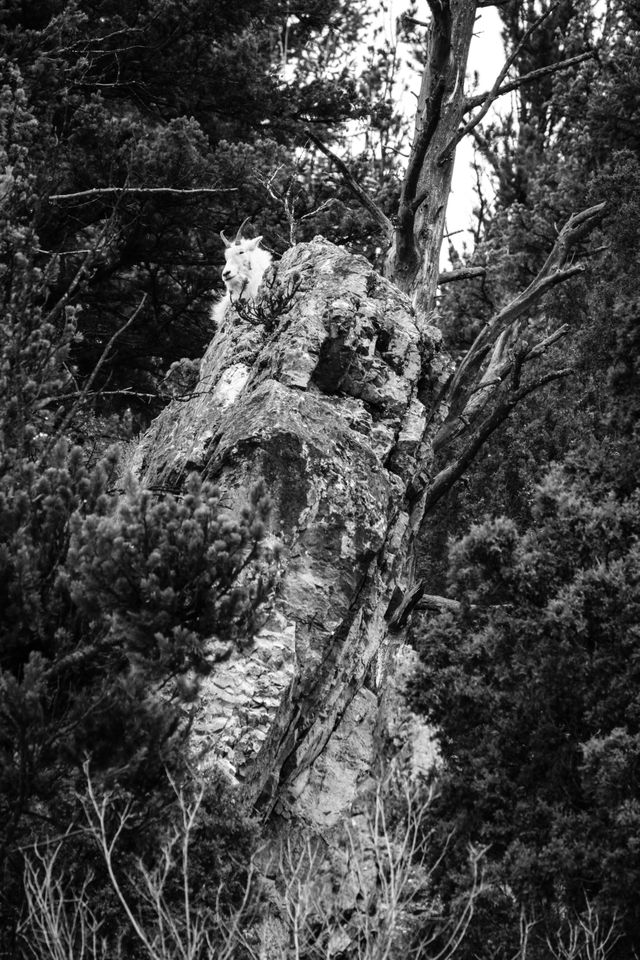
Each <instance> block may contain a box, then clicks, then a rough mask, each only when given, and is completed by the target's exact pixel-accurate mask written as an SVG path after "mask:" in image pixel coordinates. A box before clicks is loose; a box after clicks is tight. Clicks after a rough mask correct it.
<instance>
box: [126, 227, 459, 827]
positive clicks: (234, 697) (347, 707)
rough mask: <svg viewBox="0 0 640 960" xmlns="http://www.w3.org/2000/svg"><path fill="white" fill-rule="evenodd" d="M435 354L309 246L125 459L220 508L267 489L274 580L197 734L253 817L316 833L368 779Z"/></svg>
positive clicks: (407, 554) (327, 255) (161, 484)
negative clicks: (297, 824)
mask: <svg viewBox="0 0 640 960" xmlns="http://www.w3.org/2000/svg"><path fill="white" fill-rule="evenodd" d="M439 344H440V338H439V334H438V332H437V331H436V330H435V329H434V328H430V327H429V326H427V325H425V324H421V325H419V324H418V321H417V318H416V317H415V315H414V313H413V310H412V308H411V304H410V302H409V300H408V298H407V297H406V296H405V295H403V294H402V293H401V292H400V291H399V290H398V289H397V288H395V287H394V286H393V285H392V284H391V283H389V282H388V281H386V280H384V279H383V278H381V277H380V276H379V275H378V274H377V273H376V272H375V271H374V270H373V269H372V268H371V266H370V265H369V264H368V263H367V261H366V260H364V259H363V258H362V257H356V256H352V255H350V254H349V253H348V252H347V251H345V250H344V249H342V248H340V247H337V246H334V245H333V244H331V243H328V242H326V241H324V240H323V239H322V238H316V239H315V240H314V241H313V242H311V243H309V244H301V245H299V246H297V247H295V248H293V249H292V250H290V251H289V252H288V253H287V254H286V255H285V256H284V257H283V259H282V261H281V262H280V264H279V265H278V268H277V271H276V273H275V275H274V276H271V277H270V278H267V279H266V282H263V286H262V290H261V295H260V297H259V300H258V302H257V303H256V304H255V305H254V306H250V307H248V308H246V307H245V308H244V309H243V311H242V315H240V314H238V312H237V311H236V310H235V308H231V309H229V310H228V312H227V314H226V316H225V318H224V320H223V322H222V323H221V325H220V328H219V329H218V330H217V332H216V334H215V336H214V338H213V340H212V342H211V345H210V346H209V348H208V350H207V353H206V354H205V356H204V358H203V360H202V365H201V370H200V381H199V384H198V386H197V388H196V390H195V391H194V395H193V396H192V397H191V398H190V399H187V400H183V401H175V402H173V403H172V404H171V405H170V406H169V407H167V408H166V409H165V411H163V413H162V414H161V416H160V417H159V418H158V419H157V420H156V421H155V423H154V424H153V426H152V428H151V429H150V430H149V432H148V433H147V434H146V435H145V437H144V438H143V440H142V442H141V444H140V447H139V449H138V451H137V454H136V457H135V461H134V468H135V469H136V470H137V472H138V474H139V475H140V476H141V477H142V479H143V480H144V482H145V483H146V484H147V485H148V486H150V487H151V488H152V489H153V488H155V489H160V490H166V489H169V490H176V489H178V488H180V486H181V484H182V483H183V481H184V479H185V477H186V476H187V474H188V473H189V472H191V471H193V470H196V471H198V472H199V473H200V474H201V475H202V476H203V477H204V478H206V479H210V480H214V481H215V482H216V484H218V485H219V486H220V487H221V489H222V490H223V492H224V494H225V497H226V499H227V501H228V503H229V506H230V507H231V508H233V507H234V506H235V505H237V504H239V503H240V502H242V501H243V499H244V498H245V496H246V491H247V489H248V488H249V487H250V486H251V485H252V483H253V482H255V481H256V480H258V479H260V478H264V479H265V481H266V485H267V488H268V491H269V494H270V496H271V498H272V501H273V513H272V520H271V534H272V535H273V536H274V537H276V538H277V539H278V540H279V541H280V543H281V544H282V560H283V576H282V580H281V582H280V585H279V588H278V592H277V596H276V598H275V601H274V605H273V609H272V612H271V616H270V618H269V621H268V623H267V624H266V626H265V628H264V629H263V630H262V631H261V633H260V635H259V637H258V638H257V641H256V643H255V645H254V647H253V649H252V651H251V652H250V653H249V655H248V656H247V655H243V656H242V657H241V656H238V657H237V658H236V659H232V660H231V661H228V662H227V663H226V664H224V665H222V666H221V667H219V668H218V670H217V671H216V673H215V675H214V676H213V678H212V679H210V680H209V681H207V684H206V686H205V688H204V690H203V697H202V709H201V716H200V719H199V722H198V724H197V729H196V734H197V737H198V741H199V747H200V748H203V749H204V755H205V756H206V758H207V762H209V763H216V764H221V765H223V766H224V768H225V769H226V770H227V772H228V774H229V776H232V777H233V778H235V779H236V780H237V781H239V782H241V783H242V784H243V791H244V792H246V796H247V798H248V799H249V800H251V801H252V802H255V803H258V804H259V805H261V806H262V807H263V808H264V809H265V812H266V813H268V812H269V811H272V810H274V811H276V812H277V813H280V814H283V815H285V816H288V817H291V816H293V817H295V818H297V819H300V820H301V821H302V822H309V823H312V824H316V825H317V826H318V827H320V828H322V829H326V828H330V827H331V826H333V825H335V824H336V823H337V822H338V821H339V819H340V817H341V815H342V814H343V813H344V812H345V810H347V809H348V808H349V806H350V804H351V803H352V801H353V800H354V798H355V797H356V795H357V793H358V789H359V786H360V784H361V783H362V782H363V781H365V780H366V778H367V776H368V774H369V771H370V767H371V763H372V759H373V757H374V754H375V745H376V740H377V737H378V736H379V731H380V723H381V717H382V716H383V713H384V711H381V704H382V703H383V701H384V697H385V690H386V688H387V686H388V685H389V683H390V682H391V680H392V677H393V663H394V656H395V647H396V646H397V644H398V639H397V635H395V634H393V632H390V630H389V615H390V611H391V610H392V609H393V607H394V606H395V605H397V602H398V600H399V598H401V597H402V595H403V593H404V591H405V589H406V586H407V579H408V578H409V577H410V573H411V557H412V547H411V542H412V538H413V535H414V530H415V527H416V520H415V517H414V516H412V510H413V511H415V509H416V508H415V503H414V504H413V505H412V504H411V501H410V499H409V496H408V495H407V490H408V489H409V488H410V481H411V478H412V476H413V475H414V473H415V471H416V456H417V453H418V450H420V456H421V458H422V459H423V458H424V455H425V426H426V413H425V403H426V404H427V406H428V405H429V401H430V399H431V397H430V394H429V389H430V388H429V384H430V383H432V382H433V381H434V379H435V377H436V376H437V369H438V364H439V363H440V362H441V361H440V360H439Z"/></svg>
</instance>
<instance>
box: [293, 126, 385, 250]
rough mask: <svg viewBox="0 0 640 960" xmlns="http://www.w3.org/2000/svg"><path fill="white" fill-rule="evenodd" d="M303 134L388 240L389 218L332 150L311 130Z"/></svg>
mask: <svg viewBox="0 0 640 960" xmlns="http://www.w3.org/2000/svg"><path fill="white" fill-rule="evenodd" d="M305 132H306V135H307V136H308V138H309V140H311V142H312V143H314V144H315V145H316V147H317V148H318V150H319V151H320V153H323V154H324V155H325V157H327V159H329V160H330V161H331V163H332V164H333V165H334V166H335V168H336V169H337V170H338V171H339V173H340V175H341V176H342V179H343V180H344V183H345V186H346V187H347V188H348V189H349V190H350V191H351V193H352V194H353V195H354V197H356V199H357V200H359V201H360V203H361V204H362V206H363V207H364V208H365V210H368V211H369V213H370V214H371V216H372V217H373V219H374V220H375V221H376V223H377V224H378V225H379V226H380V227H381V228H382V230H384V232H385V234H386V235H387V237H389V238H390V237H391V235H392V233H393V224H392V223H391V220H389V217H387V215H386V214H385V213H383V211H382V210H381V209H380V207H379V206H378V204H377V203H376V202H375V200H373V199H372V198H371V197H370V196H369V194H368V193H367V191H366V190H365V189H364V188H363V187H361V186H360V184H359V183H358V181H357V180H356V179H355V177H354V176H353V174H352V173H351V171H350V170H349V168H348V166H347V165H346V163H345V162H344V160H342V159H341V158H340V157H339V156H338V155H337V154H336V153H334V152H333V150H330V149H329V147H327V146H326V144H324V143H323V142H322V140H320V139H319V138H318V137H317V136H316V135H315V133H313V132H312V131H311V130H306V131H305Z"/></svg>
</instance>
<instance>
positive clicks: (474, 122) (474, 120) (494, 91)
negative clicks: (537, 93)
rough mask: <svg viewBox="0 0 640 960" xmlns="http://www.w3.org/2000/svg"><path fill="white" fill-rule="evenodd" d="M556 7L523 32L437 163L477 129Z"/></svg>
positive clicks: (446, 157) (444, 159) (552, 7)
mask: <svg viewBox="0 0 640 960" xmlns="http://www.w3.org/2000/svg"><path fill="white" fill-rule="evenodd" d="M558 6H559V0H558V2H556V3H554V4H552V6H550V7H549V9H548V10H545V11H544V13H543V14H542V15H541V16H539V17H537V19H536V20H534V21H533V23H532V24H531V25H530V26H529V27H528V28H527V29H526V30H525V32H524V33H523V35H522V37H521V39H520V42H519V43H518V44H517V45H516V47H515V48H514V50H513V52H512V53H511V55H510V56H509V57H507V60H506V62H505V64H504V66H503V68H502V70H501V71H500V73H499V74H498V76H497V77H496V80H495V83H494V84H493V86H492V88H491V90H489V92H488V93H487V94H486V96H485V98H484V100H483V101H482V105H481V107H480V109H479V110H478V112H477V113H476V114H474V115H473V116H472V117H470V118H469V120H468V122H467V123H466V124H465V126H464V127H462V129H460V130H458V132H457V133H456V134H455V136H453V137H452V138H451V139H450V140H449V142H448V143H447V145H446V147H445V148H444V150H442V152H441V153H440V156H439V157H438V163H446V162H447V161H448V160H449V159H450V157H451V155H452V153H453V151H454V150H455V148H456V147H457V145H458V144H459V143H460V141H461V140H462V138H463V137H466V135H467V134H468V133H470V132H471V131H472V130H473V128H474V127H477V126H478V124H479V123H480V122H481V120H483V119H484V118H485V117H486V115H487V113H488V112H489V108H490V106H491V104H492V103H493V101H494V100H495V99H496V97H497V96H498V95H499V93H498V91H499V90H500V87H501V85H502V81H503V80H504V78H505V77H506V75H507V73H508V72H509V70H510V69H511V67H512V66H513V64H514V62H515V60H516V59H517V57H518V54H519V53H521V51H522V49H523V47H524V45H525V43H526V42H527V40H528V39H529V37H530V36H531V34H532V33H533V32H534V31H535V30H537V28H538V27H539V26H540V24H541V23H543V22H544V21H545V20H546V19H547V17H548V16H550V14H552V13H553V12H554V11H555V10H556V9H557V8H558Z"/></svg>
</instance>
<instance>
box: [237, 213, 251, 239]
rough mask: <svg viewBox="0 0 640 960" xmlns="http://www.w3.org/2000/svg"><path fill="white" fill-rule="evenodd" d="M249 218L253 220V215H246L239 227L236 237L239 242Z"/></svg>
mask: <svg viewBox="0 0 640 960" xmlns="http://www.w3.org/2000/svg"><path fill="white" fill-rule="evenodd" d="M249 220H251V217H245V218H244V220H243V221H242V223H241V224H240V226H239V227H238V232H237V233H236V239H235V242H236V243H239V242H240V240H242V231H243V229H244V225H245V224H246V223H249Z"/></svg>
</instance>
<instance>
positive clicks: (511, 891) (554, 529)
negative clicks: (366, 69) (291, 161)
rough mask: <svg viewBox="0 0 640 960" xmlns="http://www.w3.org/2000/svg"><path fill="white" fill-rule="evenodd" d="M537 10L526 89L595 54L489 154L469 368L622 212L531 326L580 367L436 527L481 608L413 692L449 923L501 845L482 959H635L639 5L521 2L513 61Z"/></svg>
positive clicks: (452, 302)
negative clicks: (582, 236) (556, 332)
mask: <svg viewBox="0 0 640 960" xmlns="http://www.w3.org/2000/svg"><path fill="white" fill-rule="evenodd" d="M541 10H550V11H551V12H550V14H549V16H548V18H547V20H546V21H545V23H544V24H543V25H542V27H541V29H540V30H537V31H536V32H535V33H534V34H533V35H532V37H531V38H530V39H529V41H528V42H527V43H526V45H525V46H524V49H523V50H522V51H521V53H520V55H519V58H518V62H519V69H520V72H522V73H527V72H529V71H532V70H535V69H538V68H540V67H544V66H546V65H548V64H550V63H553V62H555V61H558V60H562V59H565V58H568V57H571V56H573V55H574V54H576V53H579V52H581V51H582V50H584V49H585V47H589V46H590V45H591V46H593V47H597V51H598V56H597V59H594V60H588V61H585V62H583V63H581V64H580V65H578V66H574V67H571V68H570V69H569V70H566V71H561V72H558V73H556V74H554V75H547V76H545V77H543V78H542V79H541V80H539V81H533V82H530V83H528V84H527V85H525V86H523V87H522V88H520V90H519V91H518V94H517V100H516V103H517V106H516V116H513V117H509V116H507V118H506V120H505V121H504V123H503V124H502V125H500V124H499V123H498V122H496V123H494V125H493V127H490V128H489V129H488V130H484V131H483V134H482V135H481V136H480V137H478V138H477V145H478V149H479V152H480V153H481V155H482V156H483V158H484V160H485V162H487V163H488V164H489V165H490V166H491V169H492V172H493V173H494V175H495V181H494V182H495V184H496V196H495V200H494V201H493V205H491V204H489V203H488V202H487V200H486V198H484V202H483V203H481V204H480V205H479V211H481V214H480V215H481V217H482V219H481V221H479V223H478V229H477V237H478V243H477V246H476V247H475V249H474V251H473V252H472V254H471V255H470V257H469V260H470V262H471V263H474V264H481V265H483V266H486V268H487V275H486V277H485V278H484V279H483V280H473V281H469V282H467V283H465V284H459V285H455V286H456V289H453V287H454V285H451V286H450V287H448V288H445V290H444V295H443V298H442V302H441V308H442V313H443V324H444V328H445V332H446V336H447V338H448V342H449V344H450V347H451V349H452V350H453V351H454V353H459V352H462V351H464V349H465V348H466V347H468V345H469V344H470V342H471V341H472V339H473V337H474V336H475V334H476V333H477V332H478V329H479V328H480V326H481V325H482V323H483V322H484V321H485V320H486V319H488V318H489V316H491V315H492V314H493V313H494V312H495V310H496V308H499V307H500V306H502V305H503V304H504V303H505V302H507V301H508V300H509V299H510V298H511V297H512V296H513V295H514V294H515V293H516V292H518V291H519V290H521V289H522V287H523V286H524V285H526V283H528V282H529V281H530V280H531V278H532V276H534V275H535V273H536V271H537V270H538V269H539V267H540V265H541V263H542V262H543V259H544V257H545V255H546V253H547V252H548V250H549V249H550V246H551V245H552V242H553V237H554V234H555V229H556V226H555V225H556V224H558V223H561V222H563V220H564V219H566V216H567V215H568V214H570V213H571V212H573V211H575V210H578V209H581V208H583V207H585V206H587V205H588V204H590V203H595V202H597V201H600V200H603V199H606V200H607V201H608V210H607V215H606V217H605V219H604V221H603V223H602V227H601V232H600V235H599V236H597V237H596V247H597V251H598V252H597V255H596V256H594V257H593V258H592V259H591V260H590V262H589V263H588V265H587V267H586V269H585V270H584V272H583V273H582V274H581V275H580V276H579V277H578V278H575V279H573V280H571V281H569V283H567V284H566V285H562V286H561V287H558V288H556V290H555V291H553V292H552V293H550V294H548V295H547V296H546V298H545V301H544V302H543V303H542V305H541V306H540V308H539V309H537V310H536V311H534V312H533V313H532V315H531V316H530V317H529V319H528V321H527V322H528V324H529V325H530V329H531V331H532V332H539V331H544V330H551V329H556V328H557V327H558V326H559V325H561V324H567V325H568V328H569V330H570V336H569V337H567V338H566V339H563V340H561V341H560V342H559V344H558V345H557V346H556V347H554V349H553V350H552V351H549V353H548V354H547V355H546V356H545V358H544V359H542V360H541V361H540V368H541V369H542V370H543V371H544V370H551V369H554V368H558V367H560V366H562V367H564V366H571V367H572V368H573V371H574V374H573V376H572V377H570V378H568V379H566V380H564V381H561V382H559V383H556V384H553V385H551V386H548V387H546V388H545V389H544V390H542V391H539V392H537V393H535V394H534V395H532V396H531V397H530V398H529V399H527V400H526V401H525V402H524V403H523V404H522V405H521V406H519V407H518V408H517V409H516V410H515V412H514V414H513V415H512V418H511V420H510V421H509V422H508V423H507V424H506V425H505V427H504V428H503V429H502V430H501V431H499V432H498V433H496V434H495V435H494V436H493V437H492V438H491V439H490V440H489V442H488V443H487V444H486V446H485V448H484V449H483V451H482V453H481V455H480V457H479V458H478V461H477V463H476V464H475V465H474V466H473V468H472V469H471V470H470V472H469V475H468V478H467V481H466V483H465V484H464V485H460V486H459V487H458V488H457V489H456V490H454V491H452V492H451V494H450V495H449V497H448V500H447V503H446V504H445V505H444V509H443V510H442V511H441V512H440V513H439V515H438V516H437V517H434V518H432V519H431V520H430V521H429V522H428V523H427V524H426V525H425V530H424V536H425V542H426V546H425V554H424V562H423V573H424V574H425V575H426V576H427V578H428V580H429V585H430V586H429V589H430V590H432V591H433V592H437V591H441V592H443V593H445V594H447V595H450V596H451V597H455V598H457V599H458V600H460V602H461V604H462V607H461V610H460V613H459V614H458V615H453V614H450V613H449V614H446V615H445V616H442V617H439V618H437V619H436V620H433V621H432V622H429V623H428V622H425V623H424V624H422V625H421V626H420V627H419V628H418V630H417V634H418V637H417V644H418V648H419V651H420V656H421V668H420V672H419V675H418V676H417V677H416V679H415V682H414V684H413V688H412V699H413V703H414V705H415V706H416V708H417V709H419V710H420V711H422V712H424V713H425V715H426V716H428V717H429V718H430V720H431V721H432V722H433V723H434V724H435V726H436V730H437V731H438V733H437V735H438V739H439V742H440V745H441V751H442V757H443V766H442V768H441V769H440V770H439V771H438V772H437V774H435V776H436V779H437V782H438V787H439V798H438V800H437V802H436V808H435V809H434V820H433V824H434V829H435V830H436V833H437V834H438V835H439V836H441V837H446V836H447V835H448V834H449V835H450V847H449V853H448V855H447V857H446V858H445V860H444V861H443V863H442V864H441V871H440V876H439V880H438V889H439V891H440V892H441V895H442V896H443V898H444V901H445V902H446V903H448V904H449V907H451V906H452V905H453V904H455V901H456V898H457V897H458V896H459V895H460V893H461V891H462V889H463V882H462V881H461V879H460V876H459V871H460V870H461V867H462V864H463V863H464V856H465V851H466V844H467V843H469V842H472V843H475V844H480V845H486V846H487V851H486V864H487V868H486V880H487V889H486V891H485V894H484V896H483V897H481V898H480V900H479V901H478V904H477V912H476V917H475V918H474V923H473V925H472V928H471V935H470V939H469V941H468V943H467V946H466V947H464V948H463V952H464V953H465V955H468V956H477V955H482V956H512V955H515V954H517V952H518V951H519V950H520V949H521V947H522V943H521V940H520V937H521V933H522V929H523V928H522V926H521V922H522V919H523V917H525V918H526V920H528V921H535V926H534V927H533V928H532V930H531V938H530V939H529V942H528V950H529V953H528V954H527V956H545V957H547V956H549V955H550V951H552V949H557V950H558V951H560V947H559V946H558V944H559V938H562V937H565V944H568V943H569V934H570V930H571V928H572V925H573V929H574V930H575V929H577V928H578V926H579V925H580V922H584V924H585V925H586V926H589V924H590V923H591V922H592V920H593V917H594V916H597V917H598V918H599V921H600V922H601V923H602V925H603V926H602V929H605V928H608V927H609V926H610V925H613V928H614V929H615V934H616V936H617V935H618V934H619V935H620V936H621V939H620V940H618V941H617V943H616V944H615V946H611V944H610V949H611V951H612V952H611V953H610V954H609V955H610V956H621V957H626V956H628V955H630V954H631V952H632V951H633V950H637V949H638V943H639V942H640V927H639V919H640V917H639V915H638V910H637V904H636V902H635V897H634V891H635V889H636V887H637V879H638V878H637V870H638V863H639V862H640V861H638V855H637V842H636V837H637V822H636V808H637V806H638V800H639V796H640V794H639V785H638V781H637V776H636V774H635V771H636V767H637V738H638V729H637V716H636V715H637V707H638V705H637V703H636V700H637V687H638V678H637V676H636V672H635V664H636V661H637V651H636V647H637V644H638V639H639V637H638V624H639V623H640V616H639V614H640V611H639V609H638V591H637V560H638V558H637V544H638V532H639V531H638V493H637V491H638V479H637V478H638V466H639V464H638V443H637V440H638V389H637V368H638V320H637V315H638V311H637V304H638V300H639V299H640V275H639V274H638V262H637V261H638V258H637V251H638V247H639V242H640V237H639V235H638V223H639V222H640V217H639V214H640V210H639V207H638V196H639V193H638V183H639V180H638V173H639V169H638V149H637V148H638V143H637V138H636V137H635V136H634V133H633V129H634V120H633V118H634V117H635V116H636V113H637V105H638V102H640V101H639V99H638V90H640V73H639V70H640V60H639V58H638V42H637V41H638V27H639V26H640V24H639V23H638V18H637V11H636V9H635V5H634V4H632V3H627V2H626V0H620V2H618V0H616V3H613V4H611V5H610V6H609V7H608V8H607V13H606V16H604V15H603V16H602V17H601V18H600V17H599V13H602V14H604V11H597V10H596V11H595V13H594V8H592V7H591V6H590V5H588V4H580V3H578V4H574V3H571V4H570V3H560V4H558V5H551V4H536V5H533V4H526V5H521V4H516V3H508V4H505V5H504V6H503V7H502V8H501V16H502V17H503V22H504V25H505V38H506V42H507V47H508V48H510V49H513V47H514V46H515V44H516V43H517V42H518V40H519V39H520V38H521V37H522V35H523V31H524V27H523V23H525V22H526V21H527V20H530V19H531V17H532V16H534V15H535V14H538V13H540V11H541ZM521 335H522V336H523V337H524V338H525V339H526V338H527V329H526V328H525V329H523V331H522V333H521ZM489 517H491V518H497V519H488V518H489ZM447 543H449V544H450V548H449V551H448V556H449V569H448V570H447V560H446V557H447V549H446V547H447ZM522 910H524V913H522ZM581 929H584V928H581ZM547 937H548V938H549V942H547ZM553 944H555V948H554V947H553ZM592 949H593V944H592ZM576 950H577V953H576V955H580V956H583V955H584V956H589V955H595V954H593V952H592V953H589V950H588V948H587V946H585V945H584V944H582V946H580V944H578V946H577V947H576ZM581 951H582V952H581ZM556 955H561V951H560V953H557V954H556ZM602 955H603V956H604V953H603V954H602Z"/></svg>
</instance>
